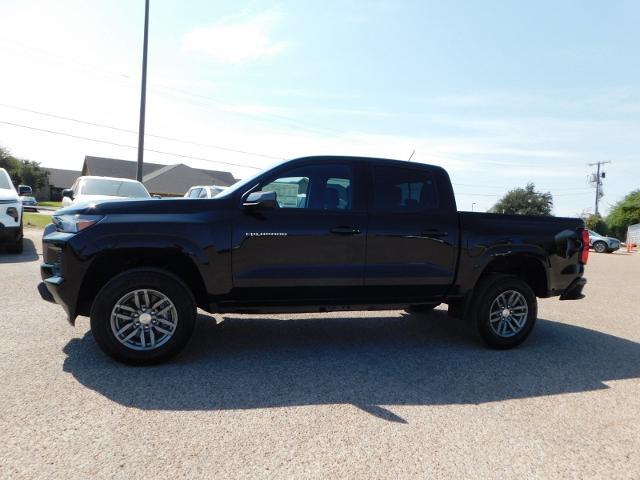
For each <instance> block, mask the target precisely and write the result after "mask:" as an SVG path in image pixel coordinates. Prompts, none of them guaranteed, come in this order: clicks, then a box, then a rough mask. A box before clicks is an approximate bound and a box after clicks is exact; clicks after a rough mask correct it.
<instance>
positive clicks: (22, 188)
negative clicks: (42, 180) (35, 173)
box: [18, 185, 33, 195]
mask: <svg viewBox="0 0 640 480" xmlns="http://www.w3.org/2000/svg"><path fill="white" fill-rule="evenodd" d="M32 193H33V190H31V187H30V186H29V185H18V195H31V194H32Z"/></svg>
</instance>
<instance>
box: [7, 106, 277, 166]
mask: <svg viewBox="0 0 640 480" xmlns="http://www.w3.org/2000/svg"><path fill="white" fill-rule="evenodd" d="M0 107H5V108H11V109H14V110H19V111H21V112H28V113H34V114H36V115H42V116H44V117H50V118H56V119H58V120H67V121H69V122H75V123H79V124H84V125H91V126H93V127H100V128H108V129H110V130H114V131H116V132H123V133H133V134H137V133H138V132H137V131H136V130H130V129H128V128H121V127H115V126H113V125H107V124H105V123H97V122H91V121H88V120H80V119H78V118H72V117H65V116H63V115H56V114H53V113H47V112H42V111H39V110H32V109H30V108H23V107H17V106H15V105H8V104H6V103H0ZM145 136H147V137H152V138H159V139H162V140H169V141H172V142H178V143H184V144H188V145H195V146H198V147H206V148H215V149H217V150H222V151H225V152H233V153H242V154H244V155H253V156H256V157H263V158H269V159H272V160H282V159H283V157H276V156H273V155H267V154H264V153H256V152H249V151H246V150H238V149H235V148H229V147H221V146H219V145H212V144H208V143H199V142H194V141H191V140H182V139H179V138H175V137H167V136H164V135H155V134H152V133H145Z"/></svg>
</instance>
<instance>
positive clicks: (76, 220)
mask: <svg viewBox="0 0 640 480" xmlns="http://www.w3.org/2000/svg"><path fill="white" fill-rule="evenodd" d="M102 218H103V217H102V215H54V216H53V218H52V219H53V223H54V224H55V226H56V230H58V231H59V232H65V233H77V232H80V231H81V230H84V229H85V228H88V227H90V226H91V225H93V224H94V223H97V222H99V221H100V220H102Z"/></svg>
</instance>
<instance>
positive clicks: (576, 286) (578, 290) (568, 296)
mask: <svg viewBox="0 0 640 480" xmlns="http://www.w3.org/2000/svg"><path fill="white" fill-rule="evenodd" d="M586 284H587V279H586V278H584V277H578V278H576V279H575V280H574V281H573V282H571V283H570V284H569V286H568V287H567V288H566V289H565V291H564V292H562V294H561V295H560V300H580V299H581V298H584V295H583V293H582V289H583V288H584V286H585V285H586Z"/></svg>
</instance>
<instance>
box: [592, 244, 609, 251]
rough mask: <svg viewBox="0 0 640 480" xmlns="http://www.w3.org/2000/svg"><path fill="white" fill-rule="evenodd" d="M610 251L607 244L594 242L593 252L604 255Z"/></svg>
mask: <svg viewBox="0 0 640 480" xmlns="http://www.w3.org/2000/svg"><path fill="white" fill-rule="evenodd" d="M608 249H609V247H608V246H607V244H606V243H605V242H594V243H593V251H594V252H596V253H604V252H606V251H607V250H608Z"/></svg>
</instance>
